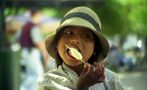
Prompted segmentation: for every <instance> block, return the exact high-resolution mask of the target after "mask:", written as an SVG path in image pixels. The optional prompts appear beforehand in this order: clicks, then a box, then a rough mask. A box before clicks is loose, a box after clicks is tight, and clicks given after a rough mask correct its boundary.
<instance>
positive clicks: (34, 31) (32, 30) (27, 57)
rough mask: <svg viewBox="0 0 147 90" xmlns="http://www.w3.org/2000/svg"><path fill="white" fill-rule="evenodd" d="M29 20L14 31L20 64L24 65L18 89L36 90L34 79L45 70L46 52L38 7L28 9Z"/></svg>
mask: <svg viewBox="0 0 147 90" xmlns="http://www.w3.org/2000/svg"><path fill="white" fill-rule="evenodd" d="M30 16H31V17H30V21H28V22H26V23H25V24H24V26H23V27H22V29H21V30H19V31H18V32H17V33H16V36H17V41H18V42H19V44H20V46H21V65H22V66H24V79H23V80H22V83H21V86H20V90H36V89H35V84H36V79H37V78H38V77H39V76H40V75H42V74H43V73H44V72H45V69H46V65H47V63H48V54H47V52H46V49H45V45H44V38H43V35H42V33H41V29H40V28H39V26H38V25H39V23H40V20H41V16H42V14H41V11H40V10H39V9H38V8H33V9H31V10H30Z"/></svg>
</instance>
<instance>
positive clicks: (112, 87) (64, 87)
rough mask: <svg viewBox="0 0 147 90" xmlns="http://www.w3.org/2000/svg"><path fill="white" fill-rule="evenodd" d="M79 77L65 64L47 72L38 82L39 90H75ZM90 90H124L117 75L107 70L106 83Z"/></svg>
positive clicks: (96, 85) (98, 84)
mask: <svg viewBox="0 0 147 90" xmlns="http://www.w3.org/2000/svg"><path fill="white" fill-rule="evenodd" d="M78 78H79V77H78V75H77V74H76V73H75V72H74V71H73V70H71V69H70V68H69V67H67V66H66V65H65V64H63V65H61V66H59V67H58V68H57V69H54V70H52V71H49V72H47V73H46V74H44V76H42V77H40V78H39V79H38V81H37V90H75V87H76V84H77V80H78ZM89 90H124V88H123V86H122V85H121V82H120V80H119V78H118V77H117V75H116V73H114V72H112V71H110V70H109V69H106V68H105V81H104V82H103V83H97V84H95V85H93V86H90V87H89Z"/></svg>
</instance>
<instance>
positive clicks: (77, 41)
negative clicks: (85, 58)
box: [70, 39, 80, 44]
mask: <svg viewBox="0 0 147 90" xmlns="http://www.w3.org/2000/svg"><path fill="white" fill-rule="evenodd" d="M70 42H71V43H73V44H79V43H80V40H79V39H72V40H71V41H70Z"/></svg>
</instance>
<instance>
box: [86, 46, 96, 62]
mask: <svg viewBox="0 0 147 90" xmlns="http://www.w3.org/2000/svg"><path fill="white" fill-rule="evenodd" d="M86 47H87V48H86V49H85V57H86V59H89V58H90V57H91V56H92V54H93V51H94V45H93V44H90V45H88V44H87V46H86Z"/></svg>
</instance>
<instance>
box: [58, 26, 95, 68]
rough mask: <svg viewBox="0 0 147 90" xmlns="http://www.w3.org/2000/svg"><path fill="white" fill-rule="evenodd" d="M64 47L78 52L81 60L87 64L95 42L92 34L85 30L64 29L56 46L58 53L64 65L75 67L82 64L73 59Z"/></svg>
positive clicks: (80, 28)
mask: <svg viewBox="0 0 147 90" xmlns="http://www.w3.org/2000/svg"><path fill="white" fill-rule="evenodd" d="M65 45H67V46H69V47H73V48H76V49H77V50H79V51H80V53H81V54H82V56H83V60H84V61H85V62H87V61H88V59H89V58H90V57H91V56H92V54H93V51H94V47H95V41H94V37H93V34H92V32H91V31H90V30H88V29H87V28H84V27H75V26H69V27H66V28H65V29H64V31H63V34H62V35H61V37H60V38H59V41H58V44H57V50H58V53H59V55H60V57H61V58H62V60H63V62H64V63H65V64H66V65H68V66H77V65H80V64H82V62H81V61H79V60H76V59H75V58H73V57H72V56H71V55H70V53H69V50H68V49H67V47H66V46H65Z"/></svg>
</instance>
